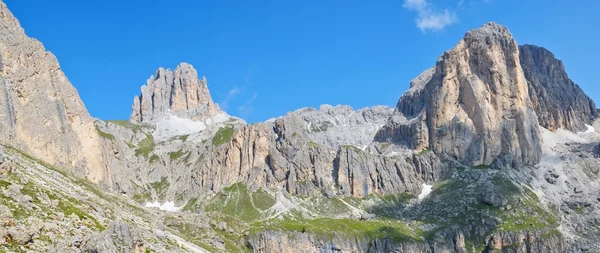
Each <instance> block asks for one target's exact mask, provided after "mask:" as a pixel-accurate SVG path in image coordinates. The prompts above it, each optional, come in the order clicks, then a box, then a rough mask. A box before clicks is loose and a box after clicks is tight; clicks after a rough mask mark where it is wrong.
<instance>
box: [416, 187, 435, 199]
mask: <svg viewBox="0 0 600 253" xmlns="http://www.w3.org/2000/svg"><path fill="white" fill-rule="evenodd" d="M432 190H433V185H428V184H423V190H421V194H419V197H418V198H419V200H422V199H424V198H426V197H427V196H429V194H430V193H431V191H432Z"/></svg>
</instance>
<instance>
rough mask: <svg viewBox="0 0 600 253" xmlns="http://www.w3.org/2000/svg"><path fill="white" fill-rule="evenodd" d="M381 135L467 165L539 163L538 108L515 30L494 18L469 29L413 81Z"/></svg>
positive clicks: (511, 165)
mask: <svg viewBox="0 0 600 253" xmlns="http://www.w3.org/2000/svg"><path fill="white" fill-rule="evenodd" d="M411 86H412V87H411V89H410V90H409V91H408V92H407V93H406V94H405V95H403V96H402V97H401V98H400V101H399V102H398V105H397V113H396V115H394V116H393V117H392V118H390V121H389V122H388V124H387V125H386V126H385V127H384V128H383V129H382V130H381V131H380V133H379V134H378V136H377V137H376V139H377V140H379V141H395V142H399V141H401V144H404V145H407V146H409V147H410V148H413V149H425V148H428V149H431V150H433V151H434V152H435V153H436V154H438V155H440V156H442V157H450V158H453V159H456V160H459V161H461V162H463V163H465V164H467V165H490V164H492V163H496V165H498V166H500V167H516V166H520V165H534V164H536V163H537V162H538V161H539V158H540V153H541V147H540V146H541V143H540V132H539V129H538V121H537V116H536V114H535V112H534V110H533V106H532V104H531V101H530V99H529V91H528V87H527V81H526V79H525V76H524V74H523V70H522V69H521V66H520V62H519V48H518V46H517V42H516V41H515V40H514V39H513V37H512V35H511V34H510V32H509V31H508V29H506V28H505V27H503V26H500V25H498V24H495V23H488V24H485V25H484V26H483V27H482V28H479V29H475V30H472V31H469V32H468V33H467V34H466V35H465V37H464V38H463V39H462V40H461V41H460V42H459V43H458V45H457V46H456V47H455V48H453V49H452V50H449V51H447V52H445V53H444V55H442V57H440V59H439V60H438V62H437V64H436V67H435V70H434V71H433V73H432V70H428V71H426V72H425V73H423V74H422V75H421V76H420V77H419V78H417V79H415V80H414V81H413V84H411Z"/></svg>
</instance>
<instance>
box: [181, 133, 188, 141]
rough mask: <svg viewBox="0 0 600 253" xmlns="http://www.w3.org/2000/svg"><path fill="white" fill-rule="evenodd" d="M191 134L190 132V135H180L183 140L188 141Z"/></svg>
mask: <svg viewBox="0 0 600 253" xmlns="http://www.w3.org/2000/svg"><path fill="white" fill-rule="evenodd" d="M189 136H190V135H189V134H188V135H182V136H179V140H181V141H183V142H186V141H187V139H188V137H189Z"/></svg>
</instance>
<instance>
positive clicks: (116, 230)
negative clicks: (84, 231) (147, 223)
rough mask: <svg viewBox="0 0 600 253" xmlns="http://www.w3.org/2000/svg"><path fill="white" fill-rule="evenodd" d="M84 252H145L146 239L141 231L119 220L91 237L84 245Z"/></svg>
mask: <svg viewBox="0 0 600 253" xmlns="http://www.w3.org/2000/svg"><path fill="white" fill-rule="evenodd" d="M82 249H83V252H98V253H102V252H106V253H108V252H122V253H126V252H133V253H144V252H146V248H145V247H144V241H143V239H142V236H141V235H140V232H139V231H137V230H136V228H135V227H133V226H130V225H129V224H127V223H125V222H122V221H117V222H114V223H113V224H111V226H110V227H109V228H108V229H107V230H106V231H104V232H102V233H100V234H97V235H94V236H93V237H91V238H89V239H88V241H87V242H85V244H84V245H83V246H82Z"/></svg>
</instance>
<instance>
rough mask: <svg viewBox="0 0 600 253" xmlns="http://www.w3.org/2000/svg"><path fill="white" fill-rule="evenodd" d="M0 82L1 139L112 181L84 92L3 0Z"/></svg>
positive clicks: (81, 172) (0, 9)
mask: <svg viewBox="0 0 600 253" xmlns="http://www.w3.org/2000/svg"><path fill="white" fill-rule="evenodd" d="M0 86H1V89H2V91H0V141H3V142H7V143H10V144H11V145H13V146H17V147H19V148H20V149H23V150H26V151H28V152H29V153H31V154H32V155H34V156H36V157H38V158H40V159H42V160H44V161H46V162H49V163H52V164H54V165H57V166H60V167H63V168H68V169H71V170H73V171H74V172H76V173H77V174H79V175H85V176H87V177H88V178H89V179H91V180H92V181H95V182H99V181H101V180H108V177H107V171H106V170H107V168H106V167H105V164H104V162H103V160H104V159H103V155H102V152H101V151H100V150H101V149H100V147H101V144H100V143H101V139H100V137H99V135H98V133H97V132H96V129H95V126H94V123H93V121H92V118H91V117H90V115H89V114H88V112H87V110H86V108H85V106H84V105H83V102H82V101H81V99H80V98H79V94H78V93H77V91H76V90H75V88H74V87H73V86H72V85H71V83H69V80H68V79H67V78H66V77H65V75H64V73H63V72H62V71H61V69H60V66H59V64H58V61H57V60H56V58H55V57H54V55H52V54H51V53H50V52H47V51H46V50H45V49H44V46H43V45H42V43H40V42H39V41H37V40H35V39H31V38H29V37H27V35H26V34H25V32H24V31H23V29H22V28H21V27H20V25H19V21H17V20H16V19H15V18H14V17H13V15H12V13H11V12H10V11H9V10H8V9H7V7H6V5H5V4H4V3H2V2H0Z"/></svg>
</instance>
